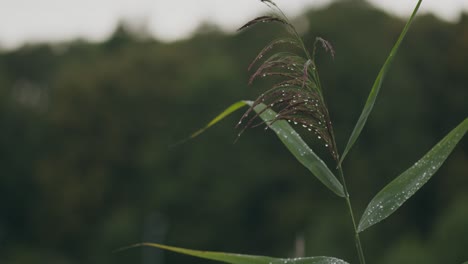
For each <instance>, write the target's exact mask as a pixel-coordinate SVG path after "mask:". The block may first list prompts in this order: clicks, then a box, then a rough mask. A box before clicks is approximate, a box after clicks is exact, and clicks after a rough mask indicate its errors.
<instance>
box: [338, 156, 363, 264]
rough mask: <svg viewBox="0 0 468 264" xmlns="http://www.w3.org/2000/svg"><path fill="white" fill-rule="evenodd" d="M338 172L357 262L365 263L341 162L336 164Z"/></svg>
mask: <svg viewBox="0 0 468 264" xmlns="http://www.w3.org/2000/svg"><path fill="white" fill-rule="evenodd" d="M338 172H339V174H340V177H341V182H342V183H343V190H344V192H345V199H346V205H347V206H348V211H349V214H350V216H351V221H352V222H353V228H354V241H355V243H356V250H357V253H358V257H359V263H361V264H366V259H365V257H364V251H363V250H362V245H361V239H360V238H359V232H358V231H357V227H356V220H354V213H353V207H352V206H351V200H350V198H349V192H348V188H347V187H346V181H345V177H344V174H343V168H342V167H341V164H339V165H338Z"/></svg>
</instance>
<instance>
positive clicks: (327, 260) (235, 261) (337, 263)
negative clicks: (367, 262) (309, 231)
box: [122, 243, 348, 264]
mask: <svg viewBox="0 0 468 264" xmlns="http://www.w3.org/2000/svg"><path fill="white" fill-rule="evenodd" d="M142 246H147V247H155V248H160V249H165V250H169V251H173V252H177V253H181V254H185V255H190V256H194V257H199V258H204V259H210V260H216V261H221V262H226V263H231V264H348V263H347V262H345V261H343V260H340V259H337V258H332V257H309V258H295V259H283V258H272V257H266V256H253V255H242V254H233V253H223V252H213V251H199V250H192V249H185V248H178V247H171V246H166V245H161V244H154V243H140V244H136V245H133V246H130V247H126V248H123V249H122V250H124V249H128V248H134V247H142Z"/></svg>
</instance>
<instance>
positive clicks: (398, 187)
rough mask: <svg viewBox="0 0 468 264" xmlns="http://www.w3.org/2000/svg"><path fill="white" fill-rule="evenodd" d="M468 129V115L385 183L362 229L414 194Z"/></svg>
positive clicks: (384, 216) (360, 230) (381, 218)
mask: <svg viewBox="0 0 468 264" xmlns="http://www.w3.org/2000/svg"><path fill="white" fill-rule="evenodd" d="M467 131H468V118H467V119H465V120H464V121H463V122H462V123H461V124H459V125H458V126H457V127H456V128H454V129H453V130H452V131H451V132H450V133H449V134H448V135H447V136H445V137H444V138H443V139H442V140H441V141H440V142H439V143H437V145H435V146H434V147H433V148H432V149H431V150H430V151H429V152H428V153H427V154H426V155H424V157H422V158H421V159H420V160H419V161H418V162H416V163H415V164H414V165H413V166H412V167H411V168H409V169H408V170H406V171H405V172H403V173H402V174H401V175H400V176H398V177H397V178H396V179H395V180H393V181H392V182H390V183H389V184H388V185H387V186H385V187H384V188H383V189H382V190H381V191H380V192H379V193H378V194H377V195H376V196H375V197H374V199H372V201H371V202H370V203H369V205H368V206H367V208H366V210H365V211H364V214H363V216H362V218H361V221H360V222H359V227H358V232H362V231H364V230H366V229H367V228H369V227H370V226H372V225H375V224H376V223H378V222H380V221H382V220H384V219H385V218H387V217H388V216H390V215H391V214H392V213H393V212H395V211H396V210H397V209H398V208H400V206H401V205H402V204H403V203H404V202H405V201H406V200H408V199H409V198H410V197H411V196H413V195H414V194H415V193H416V192H417V191H418V190H419V189H420V188H421V187H422V186H423V185H424V184H425V183H426V182H427V181H428V180H429V179H430V178H431V177H432V175H434V174H435V173H436V172H437V170H438V169H439V168H440V166H442V164H443V163H444V161H445V160H446V159H447V157H448V156H449V155H450V153H451V152H452V151H453V149H454V148H455V146H456V145H457V144H458V142H459V141H460V140H461V139H462V138H463V136H464V135H465V133H466V132H467Z"/></svg>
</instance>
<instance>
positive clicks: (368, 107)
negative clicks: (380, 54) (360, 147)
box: [340, 0, 422, 163]
mask: <svg viewBox="0 0 468 264" xmlns="http://www.w3.org/2000/svg"><path fill="white" fill-rule="evenodd" d="M421 2H422V0H419V1H418V4H417V5H416V7H415V8H414V10H413V14H412V15H411V17H410V18H409V20H408V22H406V25H405V27H404V28H403V31H402V32H401V34H400V36H399V37H398V40H397V42H396V43H395V45H394V46H393V48H392V50H391V51H390V54H389V55H388V57H387V59H386V60H385V63H384V65H383V66H382V68H381V69H380V72H379V74H378V75H377V78H376V79H375V81H374V85H373V86H372V89H371V91H370V93H369V96H368V97H367V101H366V104H365V105H364V109H363V110H362V113H361V115H360V116H359V119H358V121H357V123H356V126H355V127H354V129H353V132H352V133H351V136H350V137H349V140H348V143H347V144H346V147H345V150H344V151H343V154H342V155H341V159H340V163H342V162H343V160H344V159H345V157H346V155H348V152H349V151H350V150H351V148H352V147H353V145H354V143H356V140H357V139H358V137H359V135H360V134H361V132H362V129H363V128H364V125H365V124H366V122H367V118H368V117H369V115H370V113H371V112H372V108H374V104H375V101H376V99H377V95H378V94H379V91H380V88H381V87H382V83H383V80H384V78H385V75H386V74H387V71H388V69H389V68H390V65H391V64H392V62H393V59H394V58H395V55H396V54H397V52H398V48H399V47H400V44H401V42H402V41H403V39H404V38H405V35H406V33H407V32H408V29H409V27H410V26H411V23H412V22H413V20H414V17H415V16H416V13H417V12H418V9H419V6H420V5H421Z"/></svg>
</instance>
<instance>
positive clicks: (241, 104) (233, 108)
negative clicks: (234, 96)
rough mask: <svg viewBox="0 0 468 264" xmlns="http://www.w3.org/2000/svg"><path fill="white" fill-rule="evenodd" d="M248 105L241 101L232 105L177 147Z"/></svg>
mask: <svg viewBox="0 0 468 264" xmlns="http://www.w3.org/2000/svg"><path fill="white" fill-rule="evenodd" d="M246 105H247V103H246V102H245V101H239V102H236V103H234V104H232V105H230V106H229V107H228V108H226V110H224V111H223V112H221V113H220V114H219V115H217V116H216V117H215V118H213V120H211V121H210V122H209V123H208V124H207V125H206V126H204V127H203V128H202V129H200V130H197V131H196V132H195V133H193V134H192V135H190V136H189V137H188V138H187V139H184V140H182V141H180V142H178V143H176V144H175V145H178V144H181V143H184V142H185V141H187V140H190V139H192V138H195V137H197V136H199V135H200V134H201V133H203V132H205V130H207V129H208V128H210V127H212V126H213V125H215V124H216V123H218V122H219V121H221V120H222V119H223V118H225V117H226V116H228V115H230V114H232V113H234V112H235V111H237V110H239V109H240V108H242V107H244V106H246Z"/></svg>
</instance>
